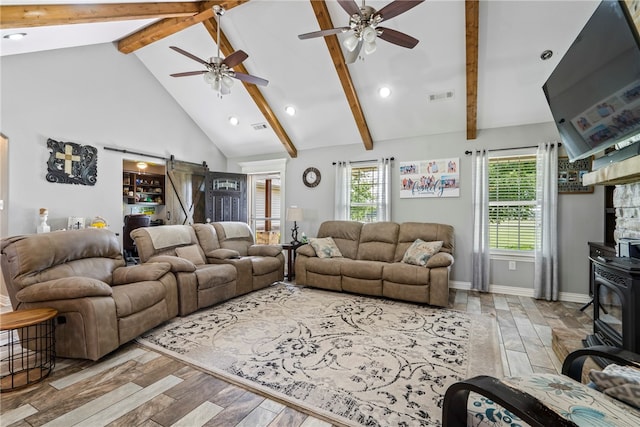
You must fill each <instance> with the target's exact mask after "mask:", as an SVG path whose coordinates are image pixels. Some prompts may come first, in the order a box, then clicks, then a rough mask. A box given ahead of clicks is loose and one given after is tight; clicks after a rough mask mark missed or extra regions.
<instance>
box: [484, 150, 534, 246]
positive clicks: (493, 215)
mask: <svg viewBox="0 0 640 427" xmlns="http://www.w3.org/2000/svg"><path fill="white" fill-rule="evenodd" d="M535 212H536V156H535V155H530V156H518V157H490V158H489V246H490V248H491V250H492V251H494V250H505V251H533V250H534V248H535V239H536V234H535V233H536V221H535Z"/></svg>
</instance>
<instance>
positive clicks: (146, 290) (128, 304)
mask: <svg viewBox="0 0 640 427" xmlns="http://www.w3.org/2000/svg"><path fill="white" fill-rule="evenodd" d="M112 289H113V300H114V301H115V303H116V315H117V316H118V317H127V316H129V315H131V314H133V313H138V312H140V311H142V310H144V309H146V308H149V307H152V306H153V305H155V304H157V303H158V302H160V301H162V300H163V299H164V298H165V297H166V295H167V288H165V286H164V284H163V283H162V282H158V281H148V282H136V283H132V284H130V285H120V286H116V287H114V288H112Z"/></svg>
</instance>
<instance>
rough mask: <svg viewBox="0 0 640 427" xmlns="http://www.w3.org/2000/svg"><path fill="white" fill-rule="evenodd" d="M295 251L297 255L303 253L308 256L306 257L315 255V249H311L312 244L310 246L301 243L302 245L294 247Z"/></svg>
mask: <svg viewBox="0 0 640 427" xmlns="http://www.w3.org/2000/svg"><path fill="white" fill-rule="evenodd" d="M296 253H297V254H298V255H304V256H308V257H314V256H316V251H315V249H313V246H311V245H302V246H300V247H299V248H298V249H296Z"/></svg>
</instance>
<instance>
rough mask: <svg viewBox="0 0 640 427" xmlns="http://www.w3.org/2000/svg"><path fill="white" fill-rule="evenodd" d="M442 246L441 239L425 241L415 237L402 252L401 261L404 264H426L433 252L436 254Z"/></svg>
mask: <svg viewBox="0 0 640 427" xmlns="http://www.w3.org/2000/svg"><path fill="white" fill-rule="evenodd" d="M441 247H442V241H440V240H438V241H435V242H425V241H424V240H422V239H416V240H415V241H414V242H413V243H412V244H411V246H409V248H408V249H407V251H406V252H405V253H404V257H403V258H402V262H404V263H405V264H413V265H419V266H423V267H424V266H425V265H427V261H429V258H431V257H432V256H433V255H434V254H437V253H438V251H440V248H441Z"/></svg>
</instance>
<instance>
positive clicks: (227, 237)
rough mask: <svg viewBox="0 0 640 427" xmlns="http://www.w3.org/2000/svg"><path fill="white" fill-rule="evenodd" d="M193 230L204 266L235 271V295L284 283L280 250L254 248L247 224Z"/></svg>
mask: <svg viewBox="0 0 640 427" xmlns="http://www.w3.org/2000/svg"><path fill="white" fill-rule="evenodd" d="M193 229H194V230H195V232H196V235H197V237H198V241H199V242H200V246H201V247H202V249H203V250H204V253H205V255H206V257H207V262H208V263H211V264H230V265H233V266H234V267H235V268H236V269H237V271H238V279H237V283H238V289H237V295H242V294H246V293H248V292H251V291H255V290H257V289H261V288H264V287H266V286H269V285H270V284H272V283H274V282H277V281H282V280H284V255H283V254H282V246H280V245H266V244H256V243H255V238H254V235H253V232H252V231H251V228H250V227H249V225H248V224H246V223H244V222H235V221H224V222H214V223H210V224H194V225H193Z"/></svg>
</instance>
